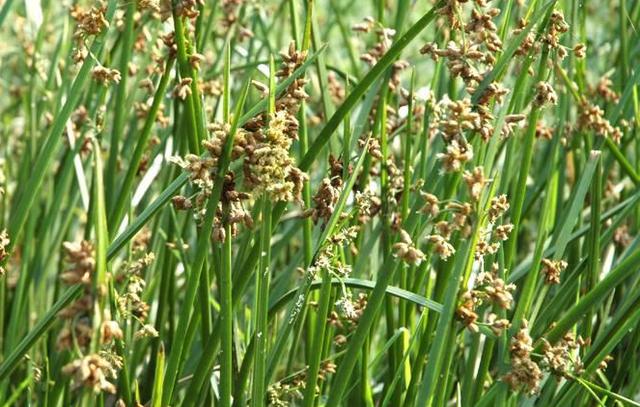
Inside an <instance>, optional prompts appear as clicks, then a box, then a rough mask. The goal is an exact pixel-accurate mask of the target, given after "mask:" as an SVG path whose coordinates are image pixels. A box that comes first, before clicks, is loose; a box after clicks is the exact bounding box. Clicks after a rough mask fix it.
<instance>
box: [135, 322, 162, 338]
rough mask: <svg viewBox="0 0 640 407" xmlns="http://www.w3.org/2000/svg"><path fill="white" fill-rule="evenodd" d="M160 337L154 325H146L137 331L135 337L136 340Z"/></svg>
mask: <svg viewBox="0 0 640 407" xmlns="http://www.w3.org/2000/svg"><path fill="white" fill-rule="evenodd" d="M158 335H159V333H158V331H157V330H156V328H155V327H154V326H153V325H149V324H144V325H143V326H142V328H140V329H139V330H138V331H136V333H135V334H134V335H133V336H134V338H136V339H141V338H157V337H158Z"/></svg>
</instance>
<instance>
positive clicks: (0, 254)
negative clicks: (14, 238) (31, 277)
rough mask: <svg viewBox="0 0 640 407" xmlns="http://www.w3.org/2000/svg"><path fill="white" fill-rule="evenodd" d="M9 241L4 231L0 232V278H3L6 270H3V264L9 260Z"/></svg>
mask: <svg viewBox="0 0 640 407" xmlns="http://www.w3.org/2000/svg"><path fill="white" fill-rule="evenodd" d="M10 243H11V241H10V240H9V234H8V233H7V231H6V230H3V231H2V232H0V276H4V275H5V273H6V270H5V269H4V264H5V262H6V261H7V259H8V258H9V252H8V250H7V249H8V248H9V244H10Z"/></svg>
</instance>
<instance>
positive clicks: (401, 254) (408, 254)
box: [393, 229, 425, 265]
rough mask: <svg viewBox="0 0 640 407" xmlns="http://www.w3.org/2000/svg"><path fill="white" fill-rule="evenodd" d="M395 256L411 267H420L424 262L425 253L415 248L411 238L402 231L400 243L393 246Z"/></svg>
mask: <svg viewBox="0 0 640 407" xmlns="http://www.w3.org/2000/svg"><path fill="white" fill-rule="evenodd" d="M393 254H394V256H396V257H398V258H399V259H401V260H402V261H404V262H405V263H407V264H411V265H419V264H420V263H421V262H422V260H424V257H425V256H424V253H423V252H422V251H421V250H420V249H418V248H416V247H415V245H414V244H413V242H412V241H411V236H409V234H408V233H407V232H405V231H404V230H402V229H400V242H397V243H395V244H394V245H393Z"/></svg>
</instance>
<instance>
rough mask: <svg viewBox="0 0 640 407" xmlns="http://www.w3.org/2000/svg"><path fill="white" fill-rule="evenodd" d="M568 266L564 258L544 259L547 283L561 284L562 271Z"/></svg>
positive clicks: (543, 272)
mask: <svg viewBox="0 0 640 407" xmlns="http://www.w3.org/2000/svg"><path fill="white" fill-rule="evenodd" d="M566 268H567V262H566V261H564V260H550V259H542V274H544V282H545V284H549V285H552V284H560V273H561V272H562V271H563V270H564V269H566Z"/></svg>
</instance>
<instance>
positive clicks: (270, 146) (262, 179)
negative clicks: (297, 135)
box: [244, 110, 307, 202]
mask: <svg viewBox="0 0 640 407" xmlns="http://www.w3.org/2000/svg"><path fill="white" fill-rule="evenodd" d="M291 118H292V116H291V115H290V114H289V113H288V112H287V111H286V110H280V111H277V112H276V113H275V114H274V115H273V116H272V117H271V120H270V121H269V126H268V128H267V129H266V131H265V132H264V133H263V134H261V135H260V140H259V141H258V142H257V143H256V145H255V147H252V148H251V149H246V152H247V159H246V160H245V163H244V164H245V169H244V170H245V171H244V172H245V183H247V185H248V186H249V187H251V188H252V189H253V190H254V192H256V193H257V194H260V193H265V194H267V195H268V196H269V197H270V198H271V199H273V200H274V201H285V202H292V201H297V202H300V201H301V193H302V185H303V182H304V181H305V180H306V179H307V175H306V174H305V173H303V172H302V171H300V169H298V168H297V167H295V166H294V160H293V158H292V157H291V156H290V155H289V150H290V148H291V141H292V140H291V137H290V136H289V126H290V123H291Z"/></svg>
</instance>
